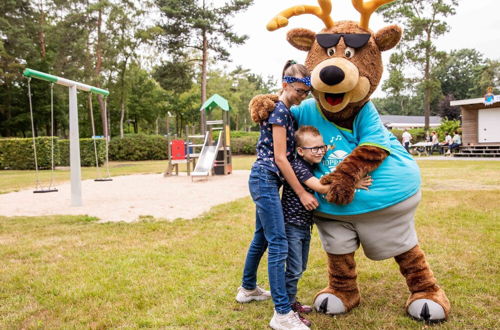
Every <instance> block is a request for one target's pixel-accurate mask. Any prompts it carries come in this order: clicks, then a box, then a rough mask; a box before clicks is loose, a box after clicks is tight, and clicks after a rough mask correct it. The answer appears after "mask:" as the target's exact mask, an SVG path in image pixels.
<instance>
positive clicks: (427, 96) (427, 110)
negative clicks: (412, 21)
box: [424, 31, 431, 130]
mask: <svg viewBox="0 0 500 330" xmlns="http://www.w3.org/2000/svg"><path fill="white" fill-rule="evenodd" d="M430 42H431V32H430V31H427V47H426V49H425V72H424V84H425V89H424V118H425V124H424V130H428V129H429V121H430V118H429V117H430V115H431V84H430V72H431V49H430Z"/></svg>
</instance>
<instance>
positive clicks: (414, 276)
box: [394, 245, 450, 318]
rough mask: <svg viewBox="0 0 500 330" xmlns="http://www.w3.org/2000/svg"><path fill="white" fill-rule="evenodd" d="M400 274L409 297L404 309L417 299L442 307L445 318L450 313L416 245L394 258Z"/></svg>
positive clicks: (442, 292) (447, 304)
mask: <svg viewBox="0 0 500 330" xmlns="http://www.w3.org/2000/svg"><path fill="white" fill-rule="evenodd" d="M394 259H396V262H397V263H398V264H399V269H400V270H401V274H403V276H404V277H405V278H406V283H407V285H408V289H410V292H411V294H410V297H409V298H408V300H407V301H406V308H408V306H409V305H410V304H411V303H412V302H414V301H415V300H417V299H429V300H432V301H434V302H436V303H438V304H439V305H441V307H443V309H444V312H445V315H446V318H448V314H449V312H450V302H449V301H448V298H447V297H446V294H445V293H444V291H443V289H441V288H440V287H439V286H438V285H437V284H436V282H437V281H436V278H435V277H434V274H433V273H432V271H431V269H430V267H429V264H428V263H427V261H426V260H425V255H424V252H423V251H422V250H421V249H420V247H419V246H418V245H416V246H415V247H414V248H412V249H411V250H409V251H407V252H405V253H403V254H400V255H399V256H396V257H394Z"/></svg>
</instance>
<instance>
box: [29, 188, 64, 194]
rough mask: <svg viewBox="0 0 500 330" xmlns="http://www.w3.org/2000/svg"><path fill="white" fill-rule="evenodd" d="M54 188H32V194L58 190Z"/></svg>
mask: <svg viewBox="0 0 500 330" xmlns="http://www.w3.org/2000/svg"><path fill="white" fill-rule="evenodd" d="M58 191H59V190H57V189H56V188H49V189H40V190H33V193H34V194H44V193H51V192H58Z"/></svg>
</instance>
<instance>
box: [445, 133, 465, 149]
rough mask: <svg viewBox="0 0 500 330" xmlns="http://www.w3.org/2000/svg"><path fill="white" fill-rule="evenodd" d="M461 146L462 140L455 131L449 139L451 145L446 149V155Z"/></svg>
mask: <svg viewBox="0 0 500 330" xmlns="http://www.w3.org/2000/svg"><path fill="white" fill-rule="evenodd" d="M461 145H462V138H461V137H460V134H458V131H455V134H454V135H453V137H452V139H451V144H450V147H449V149H448V154H451V153H452V152H453V150H454V149H458V148H459V147H460V146H461Z"/></svg>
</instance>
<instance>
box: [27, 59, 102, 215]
mask: <svg viewBox="0 0 500 330" xmlns="http://www.w3.org/2000/svg"><path fill="white" fill-rule="evenodd" d="M23 75H24V76H25V77H27V78H28V99H29V106H30V118H31V129H32V137H33V152H34V158H35V172H36V188H35V190H34V191H33V192H34V193H48V192H56V191H57V189H55V188H54V187H52V184H53V173H54V84H58V85H63V86H66V87H68V89H69V133H70V134H69V135H70V138H69V141H70V148H69V153H70V177H71V206H82V187H81V162H80V134H79V130H78V107H77V104H78V103H77V89H79V90H83V91H86V92H90V93H89V111H90V118H91V122H92V140H93V143H94V153H95V160H96V169H97V172H98V177H97V178H96V179H95V180H94V181H112V179H111V177H110V174H109V167H108V160H109V157H108V155H109V153H108V150H109V134H105V136H104V140H105V146H106V171H107V177H102V176H101V175H100V174H101V171H100V167H99V159H98V158H99V157H98V154H97V141H96V139H97V136H96V133H95V125H94V115H93V110H92V93H95V94H99V95H102V96H104V122H105V123H107V115H106V111H107V102H106V100H107V96H108V95H109V92H108V91H107V90H104V89H100V88H97V87H93V86H90V85H86V84H82V83H79V82H76V81H73V80H69V79H65V78H61V77H57V76H53V75H51V74H48V73H44V72H41V71H36V70H33V69H28V68H27V69H25V70H24V72H23ZM32 78H35V79H40V80H44V81H48V82H50V83H51V88H50V118H51V119H50V120H51V123H50V125H51V176H50V182H49V186H48V187H45V188H43V187H42V186H41V185H40V179H39V173H38V161H37V153H36V143H35V124H34V120H33V105H32V101H31V79H32ZM104 131H105V132H106V130H105V129H104Z"/></svg>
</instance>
